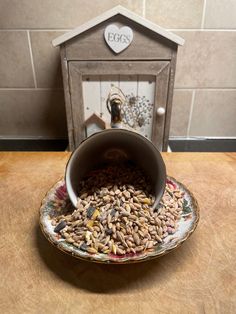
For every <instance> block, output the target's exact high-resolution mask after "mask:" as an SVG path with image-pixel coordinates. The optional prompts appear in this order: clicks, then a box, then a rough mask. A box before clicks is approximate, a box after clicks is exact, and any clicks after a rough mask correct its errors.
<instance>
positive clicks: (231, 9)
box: [204, 0, 236, 29]
mask: <svg viewBox="0 0 236 314" xmlns="http://www.w3.org/2000/svg"><path fill="white" fill-rule="evenodd" d="M204 27H205V28H228V29H231V28H236V1H235V0H207V1H206V13H205V22H204Z"/></svg>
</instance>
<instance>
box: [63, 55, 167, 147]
mask: <svg viewBox="0 0 236 314" xmlns="http://www.w3.org/2000/svg"><path fill="white" fill-rule="evenodd" d="M169 68H170V62H169V61H137V62H132V63H129V62H128V61H123V62H119V61H114V62H108V61H102V62H96V61H93V62H89V63H87V62H83V61H71V62H69V69H68V71H69V78H70V79H69V84H70V89H71V90H72V91H73V92H72V93H71V111H72V116H73V130H74V134H75V137H74V146H75V147H77V146H78V145H79V144H80V142H81V141H83V140H84V138H85V137H84V105H83V91H82V76H85V75H91V74H94V73H96V74H97V75H107V74H110V75H112V74H117V72H119V73H120V74H122V75H132V74H138V73H142V74H144V75H145V74H147V75H153V76H155V77H156V89H155V103H154V108H153V111H154V115H153V117H156V116H157V115H155V112H156V111H157V108H158V106H161V107H163V108H166V105H167V95H168V79H169ZM156 120H157V121H156V122H157V123H153V129H152V142H153V143H154V144H155V145H156V146H157V147H158V148H159V149H160V150H162V145H163V143H162V138H163V134H164V132H165V119H163V118H159V119H158V117H157V118H156Z"/></svg>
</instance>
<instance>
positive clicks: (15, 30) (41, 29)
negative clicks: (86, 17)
mask: <svg viewBox="0 0 236 314" xmlns="http://www.w3.org/2000/svg"><path fill="white" fill-rule="evenodd" d="M71 30H73V29H72V28H37V29H36V28H32V29H28V28H5V29H4V28H2V29H0V32H27V31H30V32H70V31H71Z"/></svg>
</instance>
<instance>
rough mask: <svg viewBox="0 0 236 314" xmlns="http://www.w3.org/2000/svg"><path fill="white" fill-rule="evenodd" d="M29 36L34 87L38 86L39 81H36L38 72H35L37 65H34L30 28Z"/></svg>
mask: <svg viewBox="0 0 236 314" xmlns="http://www.w3.org/2000/svg"><path fill="white" fill-rule="evenodd" d="M27 37H28V44H29V51H30V60H31V66H32V71H33V78H34V87H35V88H37V81H36V74H35V67H34V59H33V53H32V46H31V40H30V32H29V30H27Z"/></svg>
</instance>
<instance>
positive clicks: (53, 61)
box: [30, 31, 63, 87]
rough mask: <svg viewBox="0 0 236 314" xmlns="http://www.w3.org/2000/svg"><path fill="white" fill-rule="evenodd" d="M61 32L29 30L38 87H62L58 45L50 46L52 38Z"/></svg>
mask: <svg viewBox="0 0 236 314" xmlns="http://www.w3.org/2000/svg"><path fill="white" fill-rule="evenodd" d="M62 34H63V32H44V31H39V32H38V31H37V32H30V39H31V43H32V53H33V59H34V67H35V73H36V81H37V86H38V87H62V74H61V61H60V51H59V47H56V48H55V47H53V46H52V43H51V41H52V39H54V38H56V37H57V36H60V35H62Z"/></svg>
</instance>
